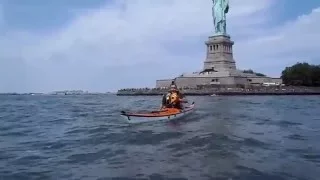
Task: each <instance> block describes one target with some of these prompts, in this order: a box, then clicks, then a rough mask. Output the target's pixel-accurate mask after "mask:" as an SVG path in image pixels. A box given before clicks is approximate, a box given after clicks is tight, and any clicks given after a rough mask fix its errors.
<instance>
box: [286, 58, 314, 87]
mask: <svg viewBox="0 0 320 180" xmlns="http://www.w3.org/2000/svg"><path fill="white" fill-rule="evenodd" d="M281 78H282V81H283V83H284V84H286V85H291V86H317V87H319V86H320V66H319V65H312V64H308V63H306V62H304V63H300V62H298V63H296V64H294V65H293V66H291V67H286V68H285V69H284V70H283V71H282V75H281Z"/></svg>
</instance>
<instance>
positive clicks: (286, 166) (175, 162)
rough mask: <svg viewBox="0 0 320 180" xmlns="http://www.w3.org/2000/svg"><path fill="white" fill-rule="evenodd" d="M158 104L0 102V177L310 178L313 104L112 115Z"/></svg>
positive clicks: (319, 170) (315, 156)
mask: <svg viewBox="0 0 320 180" xmlns="http://www.w3.org/2000/svg"><path fill="white" fill-rule="evenodd" d="M160 98H161V97H117V96H113V95H92V96H0V121H1V125H0V179H1V180H2V179H3V180H11V179H23V180H27V179H41V180H43V179H46V180H47V179H59V180H63V179H68V180H69V179H81V180H89V179H90V180H91V179H99V180H103V179H112V178H118V179H148V178H149V179H171V178H172V179H174V178H180V179H200V180H201V179H221V180H222V179H226V180H231V179H232V180H240V179H241V180H269V179H272V180H285V179H290V180H307V179H308V180H316V179H318V178H319V176H320V142H319V139H320V97H319V96H305V97H302V96H281V97H280V96H260V97H259V96H248V97H189V100H191V101H195V102H196V105H197V110H196V111H195V112H194V113H193V114H191V115H190V116H188V117H185V118H183V119H180V120H177V121H173V122H156V123H144V124H135V125H128V124H126V123H125V122H123V121H122V120H121V119H120V118H119V111H120V110H123V109H126V110H139V109H152V108H158V107H159V106H160V104H159V103H160V102H161V100H160Z"/></svg>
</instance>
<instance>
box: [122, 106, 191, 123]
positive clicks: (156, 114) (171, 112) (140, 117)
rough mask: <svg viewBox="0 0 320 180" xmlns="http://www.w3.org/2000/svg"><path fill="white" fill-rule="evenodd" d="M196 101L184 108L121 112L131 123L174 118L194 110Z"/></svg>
mask: <svg viewBox="0 0 320 180" xmlns="http://www.w3.org/2000/svg"><path fill="white" fill-rule="evenodd" d="M194 107H195V104H194V102H193V103H192V104H191V105H188V106H185V107H184V108H183V109H177V108H164V109H162V110H159V111H150V112H144V113H138V112H125V111H122V112H121V116H122V117H123V118H124V119H125V120H126V121H127V122H129V123H140V122H150V121H159V120H173V119H177V118H180V117H183V116H185V115H187V114H189V113H191V112H192V111H193V110H194Z"/></svg>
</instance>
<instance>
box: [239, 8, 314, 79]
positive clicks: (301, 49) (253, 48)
mask: <svg viewBox="0 0 320 180" xmlns="http://www.w3.org/2000/svg"><path fill="white" fill-rule="evenodd" d="M319 21H320V8H316V9H313V10H312V11H311V12H310V13H308V14H305V15H301V16H299V17H297V18H296V19H295V20H294V21H290V22H286V23H285V24H283V25H281V26H278V27H275V28H272V29H266V30H265V31H264V32H262V33H261V34H260V35H259V37H257V38H253V39H249V40H248V41H246V42H242V44H241V45H239V46H238V47H237V50H236V52H235V54H236V55H237V56H238V57H242V58H244V57H246V58H247V59H241V62H242V63H243V64H247V65H249V64H251V65H252V66H254V67H256V68H257V69H261V70H263V69H265V70H264V71H265V72H268V69H275V68H277V67H279V66H280V67H284V66H290V65H292V64H294V63H296V62H297V61H306V62H317V63H318V64H319V63H320V54H319V53H318V50H319V49H320V45H319V43H318V42H319V40H320V33H319V32H320V24H319V23H318V22H319ZM238 44H239V43H238ZM315 60H316V61H315ZM281 70H282V69H281ZM281 70H280V71H281ZM277 71H278V72H277V73H279V68H277ZM272 74H275V72H273V73H272Z"/></svg>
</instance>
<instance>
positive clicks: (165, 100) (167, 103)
mask: <svg viewBox="0 0 320 180" xmlns="http://www.w3.org/2000/svg"><path fill="white" fill-rule="evenodd" d="M187 102H188V101H185V100H184V99H183V95H182V93H181V92H180V91H179V89H178V88H177V86H176V85H175V83H174V81H172V82H171V86H170V90H169V91H168V93H167V94H165V95H163V97H162V107H161V109H163V108H177V109H182V108H183V107H182V103H187Z"/></svg>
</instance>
